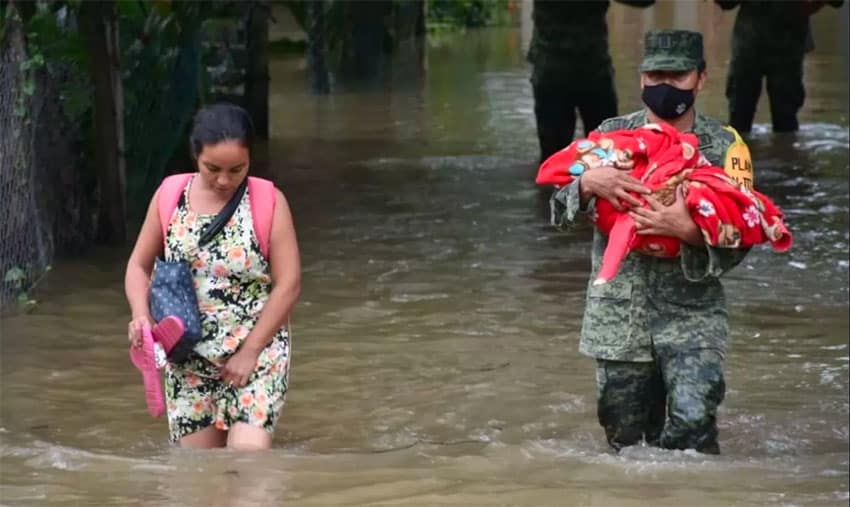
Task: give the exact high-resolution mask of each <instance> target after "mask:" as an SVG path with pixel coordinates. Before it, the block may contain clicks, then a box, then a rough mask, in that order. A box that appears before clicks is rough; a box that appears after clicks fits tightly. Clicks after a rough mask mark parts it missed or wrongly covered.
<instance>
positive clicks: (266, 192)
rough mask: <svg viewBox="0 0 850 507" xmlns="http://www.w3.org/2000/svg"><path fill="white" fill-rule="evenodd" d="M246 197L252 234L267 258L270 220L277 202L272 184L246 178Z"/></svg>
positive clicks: (259, 179)
mask: <svg viewBox="0 0 850 507" xmlns="http://www.w3.org/2000/svg"><path fill="white" fill-rule="evenodd" d="M248 197H249V199H250V201H251V219H252V220H253V222H254V234H256V235H257V242H258V243H259V244H260V252H261V253H262V254H263V257H265V258H266V259H268V258H269V241H270V238H271V234H272V219H273V217H274V208H275V203H276V201H277V191H276V189H275V186H274V183H272V182H271V181H269V180H266V179H263V178H255V177H253V176H249V177H248Z"/></svg>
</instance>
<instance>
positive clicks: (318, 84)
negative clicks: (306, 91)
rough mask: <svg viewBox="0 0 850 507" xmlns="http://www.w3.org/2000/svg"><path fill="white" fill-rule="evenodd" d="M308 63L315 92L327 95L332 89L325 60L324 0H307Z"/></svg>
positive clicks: (325, 27)
mask: <svg viewBox="0 0 850 507" xmlns="http://www.w3.org/2000/svg"><path fill="white" fill-rule="evenodd" d="M306 8H307V13H306V14H307V15H306V18H307V65H308V68H309V72H310V87H311V89H312V90H313V93H315V94H320V95H326V94H328V93H330V91H331V85H330V79H329V76H328V67H327V63H326V61H325V52H326V50H327V47H326V46H325V33H326V30H327V24H326V22H325V8H326V4H325V1H324V0H315V1H313V2H307V5H306Z"/></svg>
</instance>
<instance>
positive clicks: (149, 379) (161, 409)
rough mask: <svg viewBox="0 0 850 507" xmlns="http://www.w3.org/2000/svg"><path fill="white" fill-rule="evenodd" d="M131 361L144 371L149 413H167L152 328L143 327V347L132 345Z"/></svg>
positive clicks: (154, 414) (159, 414) (155, 415)
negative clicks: (157, 366)
mask: <svg viewBox="0 0 850 507" xmlns="http://www.w3.org/2000/svg"><path fill="white" fill-rule="evenodd" d="M130 361H132V362H133V364H134V365H135V366H136V368H138V369H139V371H140V372H142V380H143V381H144V384H145V401H146V402H147V405H148V413H149V414H150V415H151V416H152V417H159V416H161V415H162V414H163V413H165V399H164V396H163V392H162V379H161V378H160V376H159V370H157V368H156V359H155V356H154V341H153V334H152V333H151V330H150V328H148V327H143V328H142V346H141V348H137V347H133V346H132V345H131V346H130Z"/></svg>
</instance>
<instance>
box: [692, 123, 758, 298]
mask: <svg viewBox="0 0 850 507" xmlns="http://www.w3.org/2000/svg"><path fill="white" fill-rule="evenodd" d="M724 129H725V130H726V132H727V134H726V136H724V138H725V139H724V140H723V144H724V145H725V149H721V152H725V154H724V160H723V169H724V170H725V171H726V173H727V174H728V175H729V176H731V177H733V178H735V180H736V181H738V183H741V184H743V185H745V186H747V187H748V188H752V186H753V180H754V177H753V164H752V159H751V157H750V150H749V148H747V145H746V143H744V140H743V139H741V136H740V135H739V134H738V132H737V131H736V130H735V129H733V128H732V127H725V128H724ZM729 134H731V136H729ZM718 138H719V136H718ZM749 251H750V248H749V247H747V248H718V247H713V246H709V245H703V246H692V245H686V244H683V245H682V255H681V260H682V272H683V273H684V275H685V278H686V279H688V280H690V281H692V282H697V281H700V280H703V279H705V278H708V277H718V278H719V277H720V276H722V275H723V274H725V273H727V272H729V271H730V270H732V269H733V268H734V267H735V266H737V265H738V264H740V263H741V261H742V260H744V257H746V256H747V254H748V253H749Z"/></svg>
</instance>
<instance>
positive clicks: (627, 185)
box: [579, 166, 650, 211]
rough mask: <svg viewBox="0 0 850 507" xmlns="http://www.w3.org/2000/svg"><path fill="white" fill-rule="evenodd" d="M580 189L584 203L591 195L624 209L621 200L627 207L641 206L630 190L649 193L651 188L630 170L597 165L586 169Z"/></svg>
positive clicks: (581, 179) (580, 182)
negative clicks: (631, 173)
mask: <svg viewBox="0 0 850 507" xmlns="http://www.w3.org/2000/svg"><path fill="white" fill-rule="evenodd" d="M579 185H580V186H579V191H580V193H581V194H582V198H581V200H582V204H584V203H586V202H587V200H588V199H589V198H590V195H595V196H596V197H597V198H600V199H605V200H607V201H608V202H610V203H611V204H612V205H613V206H614V207H615V208H617V210H619V211H623V205H622V203H621V201H624V202H625V203H626V207H627V208H630V207H640V205H641V202H640V200H638V199H637V198H636V197H635V196H633V195H632V194H631V193H630V192H636V193H638V194H644V195H647V194H649V192H650V190H649V189H648V188H647V187H645V186H644V185H643V183H641V182H640V181H638V180H637V179H636V178H634V177H633V176H631V175H630V174H629V172H628V171H623V170H621V169H617V168H615V167H609V166H606V167H595V168H593V169H590V170H588V171H585V172H584V174H582V175H581V178H580V179H579Z"/></svg>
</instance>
